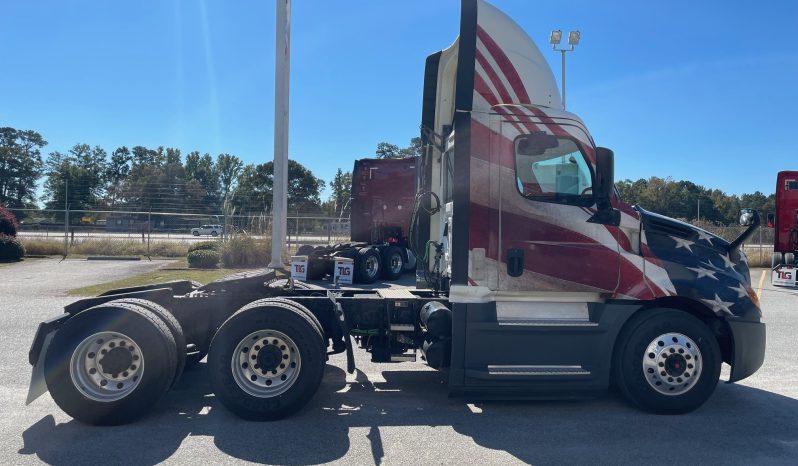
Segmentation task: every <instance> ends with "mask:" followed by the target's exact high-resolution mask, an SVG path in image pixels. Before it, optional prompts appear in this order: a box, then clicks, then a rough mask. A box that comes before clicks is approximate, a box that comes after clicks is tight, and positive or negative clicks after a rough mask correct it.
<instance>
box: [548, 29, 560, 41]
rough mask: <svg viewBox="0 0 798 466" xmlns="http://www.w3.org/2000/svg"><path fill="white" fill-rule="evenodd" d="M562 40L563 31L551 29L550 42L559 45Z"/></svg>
mask: <svg viewBox="0 0 798 466" xmlns="http://www.w3.org/2000/svg"><path fill="white" fill-rule="evenodd" d="M560 41H562V31H561V30H559V29H557V30H556V31H551V38H550V39H549V43H550V44H551V45H557V44H559V43H560Z"/></svg>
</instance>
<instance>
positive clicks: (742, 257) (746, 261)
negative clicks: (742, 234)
mask: <svg viewBox="0 0 798 466" xmlns="http://www.w3.org/2000/svg"><path fill="white" fill-rule="evenodd" d="M740 261H741V262H745V265H748V256H746V255H745V251H743V250H740Z"/></svg>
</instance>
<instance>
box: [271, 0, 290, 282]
mask: <svg viewBox="0 0 798 466" xmlns="http://www.w3.org/2000/svg"><path fill="white" fill-rule="evenodd" d="M275 3H276V5H277V16H276V18H277V19H276V28H275V29H276V50H275V60H274V188H273V191H272V193H273V196H272V260H271V263H270V264H269V267H271V268H273V269H284V268H285V264H284V263H283V244H284V243H285V237H286V232H287V230H288V224H287V223H288V222H287V215H288V92H289V77H290V67H291V0H276V1H275Z"/></svg>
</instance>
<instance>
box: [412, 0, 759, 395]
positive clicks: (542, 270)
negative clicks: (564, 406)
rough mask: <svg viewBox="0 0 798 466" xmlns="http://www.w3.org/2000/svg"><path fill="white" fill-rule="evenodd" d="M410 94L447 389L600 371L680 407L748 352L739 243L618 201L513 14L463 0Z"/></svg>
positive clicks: (594, 149)
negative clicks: (418, 118)
mask: <svg viewBox="0 0 798 466" xmlns="http://www.w3.org/2000/svg"><path fill="white" fill-rule="evenodd" d="M423 102H424V106H423V113H422V127H423V129H424V131H423V141H424V143H425V147H426V148H427V149H426V152H425V155H424V157H423V160H422V162H421V163H420V171H419V180H420V183H419V185H420V190H421V192H420V196H422V197H423V198H424V199H425V200H424V203H425V204H426V206H425V209H424V210H425V211H429V212H432V214H431V215H429V216H427V218H422V219H421V220H420V221H419V222H418V223H419V225H420V228H421V229H422V233H421V234H420V235H418V237H417V238H416V239H415V244H416V245H417V247H418V245H421V246H420V247H422V248H424V249H423V250H421V251H417V255H419V257H435V260H429V261H427V262H426V263H424V264H421V265H420V266H419V267H420V268H423V267H425V269H424V270H426V272H425V273H427V274H428V275H431V276H432V277H434V279H433V280H432V281H433V283H432V284H431V286H434V287H441V288H445V289H446V290H447V291H448V293H449V301H450V303H451V307H452V315H453V323H452V329H453V334H452V353H451V368H450V373H449V374H450V375H449V384H450V387H451V388H452V390H453V391H454V392H485V393H487V392H490V393H496V391H502V390H506V391H507V392H510V393H519V392H523V391H524V390H526V389H531V390H533V391H535V392H536V393H538V394H539V395H540V394H543V395H545V394H547V393H548V394H554V393H569V392H576V391H582V390H586V389H592V388H600V387H606V386H608V385H609V384H610V382H611V381H613V382H614V383H617V384H619V385H620V386H621V388H622V391H624V392H625V393H627V394H628V395H629V396H630V398H632V399H633V400H634V402H635V403H637V404H639V405H643V406H648V407H653V406H660V407H663V406H668V407H667V408H663V409H664V410H665V411H668V410H670V411H679V410H683V409H685V407H687V406H689V405H691V404H692V403H694V402H695V400H696V399H698V398H701V397H703V396H704V395H705V394H706V393H708V392H711V389H712V388H714V383H716V381H717V377H718V374H719V371H720V363H721V361H722V362H726V363H728V364H730V365H731V366H732V371H731V379H730V381H735V380H740V379H742V378H745V377H747V376H748V375H750V374H751V373H753V372H754V371H755V370H756V369H757V368H758V367H759V366H760V365H761V364H762V360H763V358H764V335H765V333H764V324H762V323H761V322H760V316H761V312H760V310H759V302H758V298H757V296H756V294H755V293H754V292H753V290H752V288H751V283H750V274H749V270H748V265H747V259H746V257H745V254H744V253H743V251H742V250H741V248H740V247H739V245H740V243H741V241H738V240H739V239H738V240H735V241H733V242H729V241H726V240H724V239H722V238H720V237H718V236H716V235H713V234H711V233H709V232H707V231H704V230H702V229H699V228H697V227H694V226H692V225H689V224H686V223H683V222H680V221H677V220H674V219H670V218H667V217H664V216H661V215H657V214H655V213H651V212H647V211H645V210H643V209H641V208H638V207H633V206H630V205H628V204H626V203H625V202H624V201H623V200H622V199H620V197H619V196H618V193H617V191H616V190H615V189H614V185H613V164H614V155H613V153H612V151H611V150H609V149H606V148H602V147H600V146H598V145H597V144H596V143H595V141H594V140H593V137H592V136H591V134H590V132H589V131H588V129H587V126H586V125H585V123H584V122H583V121H582V120H581V119H580V118H579V117H578V116H577V115H575V114H573V113H571V112H568V111H565V110H564V109H563V105H562V102H561V100H560V96H559V92H558V88H557V84H556V80H555V78H554V75H553V74H552V71H551V69H550V68H549V66H548V64H547V62H546V60H545V58H544V57H543V55H542V54H541V52H540V50H539V49H538V48H537V46H536V45H535V44H534V42H533V41H532V40H531V39H530V38H529V36H527V34H526V33H525V32H524V31H523V30H522V29H521V28H520V27H519V26H518V25H517V24H516V23H515V22H514V21H513V20H512V19H511V18H509V17H508V16H506V15H505V14H504V13H502V12H501V11H499V10H498V9H496V8H495V7H493V6H492V5H490V4H489V3H487V2H485V1H482V0H463V1H462V11H461V25H460V35H459V37H458V38H457V39H456V40H455V42H454V43H453V45H451V46H450V47H449V48H447V49H445V50H442V51H440V52H438V53H435V54H432V55H430V56H429V57H428V58H427V66H426V72H425V86H424V101H423ZM426 193H428V194H426ZM425 194H426V197H424V196H425ZM755 220H756V221H757V222H758V217H756V219H755ZM753 221H754V220H753V219H749V223H751V222H753ZM757 224H758V223H757ZM752 231H753V229H752V227H750V225H749V228H748V229H747V233H746V234H750V232H752ZM427 281H428V282H429V280H427ZM654 329H660V330H659V331H658V330H654ZM700 341H704V343H703V344H702V343H698V342H700ZM696 351H697V352H696ZM698 353H701V354H698ZM686 358H687V359H686ZM699 360H700V361H704V364H703V365H701V364H699V363H697V361H699ZM713 360H714V361H713ZM619 374H626V375H625V376H620V375H619ZM702 377H703V378H704V380H703V381H702V380H701V379H702ZM619 378H620V380H618V379H619ZM707 380H714V382H712V381H707ZM710 385H711V387H710Z"/></svg>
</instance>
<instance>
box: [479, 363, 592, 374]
mask: <svg viewBox="0 0 798 466" xmlns="http://www.w3.org/2000/svg"><path fill="white" fill-rule="evenodd" d="M488 374H490V375H511V376H518V375H535V376H560V375H590V371H588V370H586V369H584V368H583V367H582V366H538V365H531V366H488Z"/></svg>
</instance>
